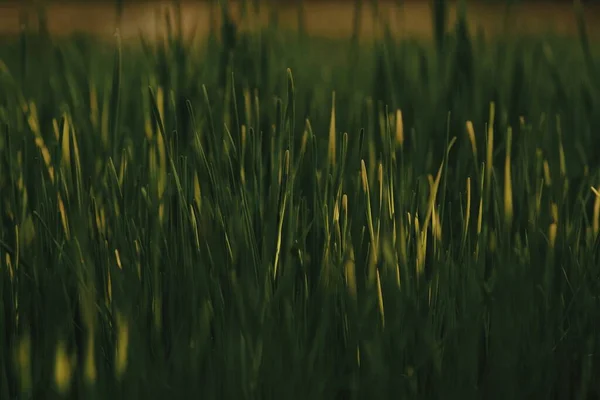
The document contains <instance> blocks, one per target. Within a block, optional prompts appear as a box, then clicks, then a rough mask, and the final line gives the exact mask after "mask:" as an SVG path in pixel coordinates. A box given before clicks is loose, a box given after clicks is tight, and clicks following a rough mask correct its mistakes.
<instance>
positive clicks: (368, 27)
mask: <svg viewBox="0 0 600 400" xmlns="http://www.w3.org/2000/svg"><path fill="white" fill-rule="evenodd" d="M229 3H230V5H231V14H232V16H233V18H234V19H237V20H240V16H241V15H242V13H243V12H244V7H243V6H242V4H246V6H247V9H246V12H251V13H258V14H260V18H259V19H258V20H259V21H260V23H264V24H266V23H267V22H268V21H269V18H270V17H272V15H270V14H269V11H268V8H269V9H275V10H276V11H277V20H278V23H279V25H280V26H283V27H286V28H289V29H290V30H295V29H297V28H298V21H299V20H302V21H304V22H303V23H304V26H305V29H306V31H307V33H308V34H310V35H313V36H321V37H331V38H343V37H348V36H350V34H351V31H352V24H353V18H354V15H355V13H356V10H357V4H358V2H357V1H355V0H346V1H343V0H320V1H319V0H304V1H301V2H300V1H298V0H276V1H275V0H270V1H262V2H261V3H262V6H258V1H254V0H250V1H245V2H242V1H235V2H232V1H230V2H229ZM377 3H378V4H377V7H372V5H374V4H375V3H374V2H369V1H363V2H362V7H360V13H361V14H362V18H361V25H360V26H361V34H362V37H363V38H369V37H373V36H374V35H375V34H376V32H377V30H378V25H379V24H376V23H374V19H373V18H371V17H372V16H373V15H374V13H377V14H379V17H381V18H385V19H388V20H389V24H390V27H391V29H392V32H393V33H394V34H395V35H397V36H402V35H404V36H413V37H424V38H427V37H429V36H430V35H431V32H432V13H431V9H432V7H431V1H427V0H412V1H410V0H409V1H401V0H389V1H379V2H377ZM173 4H174V2H173V1H156V0H154V1H143V0H142V1H139V0H138V1H121V2H111V1H94V0H90V1H64V0H63V1H34V0H30V1H18V0H17V1H15V0H12V1H7V0H0V34H1V35H11V34H15V33H18V32H19V30H20V28H21V27H24V26H28V27H30V28H36V27H37V26H38V25H39V17H40V15H41V16H45V17H46V21H47V22H46V23H47V27H48V30H49V31H50V32H51V33H52V34H54V35H66V34H71V33H73V32H86V33H90V34H94V35H100V36H103V35H104V36H107V37H110V36H111V35H112V34H113V33H114V31H115V27H116V20H117V18H116V15H117V9H118V7H122V24H121V34H122V37H123V38H125V39H127V38H135V37H137V36H138V35H139V34H143V35H152V34H153V33H156V31H157V29H158V28H157V27H162V26H164V23H163V22H164V9H165V8H168V7H173ZM216 4H217V2H214V1H213V2H211V1H181V2H180V7H181V10H182V18H183V27H184V30H186V31H187V32H192V30H193V31H194V32H195V33H197V34H200V35H205V34H207V33H208V31H209V29H210V26H211V24H214V23H219V20H220V18H219V13H220V11H219V10H218V9H217V6H216ZM447 4H448V18H449V21H448V22H449V26H452V24H453V21H454V18H455V15H456V8H457V5H456V4H457V2H456V1H448V2H447ZM466 4H467V9H468V14H467V15H468V23H469V25H470V27H471V28H472V29H474V30H475V31H479V33H482V34H486V35H489V34H504V35H506V34H512V33H515V34H516V33H535V34H540V33H548V32H554V33H558V34H566V35H575V34H577V26H576V21H575V18H574V13H573V8H574V5H575V4H577V5H580V6H583V7H584V8H585V13H584V14H585V18H586V23H587V27H588V30H589V32H588V34H589V36H590V37H591V38H595V37H598V36H599V34H600V18H599V15H600V12H599V11H600V4H598V2H597V1H569V0H554V1H552V0H534V1H525V0H520V1H519V0H509V1H504V0H471V1H466ZM264 5H270V6H271V7H264ZM375 8H376V10H375ZM42 9H43V12H40V10H42ZM299 15H300V16H301V17H302V18H301V19H299ZM253 20H254V21H255V23H256V18H254V19H253ZM255 27H256V25H254V26H253V27H249V26H245V27H244V26H242V29H245V28H247V29H252V28H255Z"/></svg>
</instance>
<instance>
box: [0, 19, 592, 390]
mask: <svg viewBox="0 0 600 400" xmlns="http://www.w3.org/2000/svg"><path fill="white" fill-rule="evenodd" d="M460 21H461V20H459V23H458V25H457V26H456V27H454V28H453V29H452V30H451V34H448V35H446V36H444V37H443V40H442V39H439V38H438V42H437V46H434V45H432V44H428V43H419V42H416V41H410V40H403V41H399V40H396V39H394V38H392V37H390V36H386V35H384V36H383V38H382V39H380V40H377V41H376V42H375V43H374V44H372V45H358V44H357V41H356V40H355V39H356V37H355V38H353V39H349V40H348V41H346V42H344V41H339V42H330V41H325V40H319V39H314V38H308V37H305V36H294V35H290V34H289V33H284V32H283V31H278V30H276V29H275V28H273V27H269V28H267V29H265V30H262V31H259V32H254V33H244V34H239V33H236V32H235V31H234V30H230V31H227V30H224V31H223V32H221V36H220V39H219V40H217V38H216V37H215V36H211V37H210V38H209V39H208V40H207V41H206V42H205V43H200V42H198V41H192V40H190V39H189V38H184V37H181V36H178V35H177V34H176V32H177V30H176V29H175V28H176V26H175V28H173V29H171V30H170V33H169V34H168V35H167V36H166V37H165V38H163V39H164V40H162V41H154V40H151V39H150V38H146V39H141V40H140V41H139V42H136V43H121V42H120V40H119V38H118V36H117V37H116V38H115V41H114V43H108V44H107V43H101V42H98V41H95V40H93V39H91V38H86V37H80V38H71V39H67V40H62V41H58V40H53V39H52V38H50V37H47V36H45V35H43V34H40V33H31V32H29V33H27V32H24V33H23V34H22V35H21V36H20V37H19V38H12V39H6V40H5V41H4V44H3V45H2V46H0V132H1V134H0V151H1V153H0V215H1V216H2V223H1V224H0V298H1V303H0V304H1V307H0V327H1V328H2V329H0V398H1V399H13V398H35V399H38V398H55V397H56V398H63V397H64V398H85V399H95V398H98V399H104V398H156V399H163V398H168V397H173V398H182V399H183V398H186V399H187V398H261V399H262V398H281V399H287V398H298V399H309V398H323V399H332V398H340V399H342V398H356V399H359V398H360V399H363V398H401V399H403V398H444V399H449V398H485V399H496V398H497V399H511V398H560V399H562V398H569V399H570V398H581V399H584V398H586V399H587V398H597V397H598V396H600V386H599V384H598V381H597V380H596V379H595V377H597V376H598V374H599V373H600V369H599V365H600V364H599V362H600V358H599V355H598V351H599V347H600V340H599V336H598V321H600V308H599V305H600V303H599V302H600V299H599V297H598V293H600V280H599V279H600V251H599V245H600V239H599V231H600V193H599V191H600V181H599V178H600V175H599V173H600V162H599V161H600V152H599V150H598V149H600V147H599V146H600V140H599V137H598V132H599V131H598V130H599V129H600V108H599V104H600V103H599V101H600V86H599V85H600V82H599V81H598V80H597V76H598V73H599V72H600V70H599V69H598V67H597V63H598V57H597V54H596V52H595V51H594V49H593V44H590V43H588V41H587V40H586V38H585V30H582V32H581V37H580V38H579V40H572V39H563V38H552V37H539V38H510V37H506V38H503V39H493V40H492V39H490V40H487V41H484V40H483V39H482V38H480V37H477V36H476V35H472V34H471V33H469V32H468V31H467V30H466V27H465V26H464V23H463V22H460ZM438 31H439V30H438ZM442 33H443V30H442ZM438 35H442V34H440V33H438ZM442 36H443V35H442Z"/></svg>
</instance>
